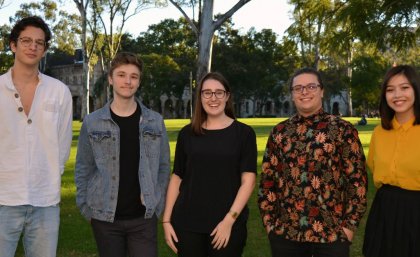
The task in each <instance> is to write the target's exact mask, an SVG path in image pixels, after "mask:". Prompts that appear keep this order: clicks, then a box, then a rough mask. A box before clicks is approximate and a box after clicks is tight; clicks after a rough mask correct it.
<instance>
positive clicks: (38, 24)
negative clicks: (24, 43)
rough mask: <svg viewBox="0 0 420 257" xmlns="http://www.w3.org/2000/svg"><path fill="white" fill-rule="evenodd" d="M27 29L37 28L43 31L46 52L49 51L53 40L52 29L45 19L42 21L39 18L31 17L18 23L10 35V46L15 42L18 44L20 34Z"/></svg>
mask: <svg viewBox="0 0 420 257" xmlns="http://www.w3.org/2000/svg"><path fill="white" fill-rule="evenodd" d="M27 27H35V28H39V29H42V31H44V34H45V50H47V49H48V47H49V46H50V43H49V42H50V40H51V31H50V28H48V25H47V24H46V23H45V21H44V20H43V19H41V18H40V17H38V16H30V17H26V18H23V19H21V20H19V21H18V22H16V24H15V26H13V28H12V31H11V32H10V35H9V44H11V43H12V42H14V43H15V44H16V43H17V40H18V39H19V36H20V33H21V32H22V31H23V30H25V29H26V28H27Z"/></svg>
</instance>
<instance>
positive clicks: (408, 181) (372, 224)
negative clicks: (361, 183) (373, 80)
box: [363, 65, 420, 257]
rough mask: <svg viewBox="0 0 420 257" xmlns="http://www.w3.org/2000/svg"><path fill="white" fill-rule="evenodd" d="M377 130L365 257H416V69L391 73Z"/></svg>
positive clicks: (419, 152)
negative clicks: (375, 188) (373, 195)
mask: <svg viewBox="0 0 420 257" xmlns="http://www.w3.org/2000/svg"><path fill="white" fill-rule="evenodd" d="M379 109H380V114H381V125H382V126H378V127H376V128H375V130H374V131H373V134H372V139H371V142H370V147H369V155H368V167H369V168H370V170H371V171H372V173H373V181H374V183H375V186H376V187H377V188H379V189H378V191H377V192H376V195H375V199H374V200H373V203H372V207H371V210H370V213H369V217H368V220H367V224H366V230H365V238H364V244H363V254H364V255H365V256H366V257H379V256H380V257H391V256H392V257H397V256H398V257H419V256H420V78H419V75H418V74H416V71H415V70H414V68H412V67H410V66H407V65H401V66H396V67H393V68H392V69H390V70H389V71H388V72H387V74H386V75H385V78H384V82H383V84H382V92H381V100H380V105H379Z"/></svg>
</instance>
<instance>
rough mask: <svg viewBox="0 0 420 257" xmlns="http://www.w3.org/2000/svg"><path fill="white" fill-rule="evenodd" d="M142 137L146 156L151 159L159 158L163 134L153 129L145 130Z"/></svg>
mask: <svg viewBox="0 0 420 257" xmlns="http://www.w3.org/2000/svg"><path fill="white" fill-rule="evenodd" d="M142 136H143V141H144V149H145V153H146V156H147V157H151V158H156V157H157V156H159V153H160V141H161V140H162V132H160V131H155V130H153V129H145V130H144V131H143V135H142Z"/></svg>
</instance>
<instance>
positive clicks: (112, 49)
mask: <svg viewBox="0 0 420 257" xmlns="http://www.w3.org/2000/svg"><path fill="white" fill-rule="evenodd" d="M91 1H92V8H93V9H94V10H95V13H96V16H97V18H98V20H99V23H100V24H101V33H102V34H103V35H104V37H103V39H104V44H103V45H102V48H101V50H100V52H101V53H100V54H101V55H102V57H103V58H104V65H103V66H102V67H103V73H105V71H106V70H108V67H109V64H110V62H111V60H112V59H113V58H114V57H115V55H116V54H117V51H118V49H119V48H120V46H121V38H122V36H123V35H124V33H123V30H124V26H125V24H126V22H127V20H128V19H130V18H131V17H133V16H135V15H136V14H138V13H139V12H140V11H142V10H144V9H145V8H149V7H151V6H152V5H154V6H161V5H162V3H161V1H159V0H136V1H133V0H91ZM106 19H108V22H105V20H106ZM105 89H106V88H105ZM106 95H107V99H108V98H109V92H108V90H107V94H106Z"/></svg>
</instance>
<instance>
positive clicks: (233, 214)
mask: <svg viewBox="0 0 420 257" xmlns="http://www.w3.org/2000/svg"><path fill="white" fill-rule="evenodd" d="M229 214H230V216H231V217H232V218H233V219H234V220H236V218H237V217H238V213H237V212H236V211H232V210H230V211H229Z"/></svg>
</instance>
